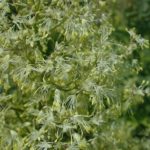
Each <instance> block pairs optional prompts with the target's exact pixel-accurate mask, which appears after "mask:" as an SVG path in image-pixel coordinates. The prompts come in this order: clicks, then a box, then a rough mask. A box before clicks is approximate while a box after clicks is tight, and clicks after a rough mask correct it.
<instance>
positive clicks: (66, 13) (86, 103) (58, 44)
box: [0, 0, 148, 150]
mask: <svg viewBox="0 0 150 150" xmlns="http://www.w3.org/2000/svg"><path fill="white" fill-rule="evenodd" d="M101 8H102V9H101ZM102 10H103V1H96V0H93V1H88V0H82V1H81V0H73V1H69V0H68V1H64V0H59V1H57V0H37V1H34V0H22V1H20V0H15V1H9V0H3V1H1V3H0V34H1V36H0V64H1V65H0V75H1V78H0V115H1V118H0V149H2V150H3V149H8V150H9V149H15V150H20V149H25V150H27V149H31V150H32V149H33V150H34V149H41V150H42V149H44V150H46V149H60V150H61V149H62V150H63V149H68V150H69V149H70V150H73V149H75V150H76V149H77V150H78V149H95V150H99V149H130V148H131V147H132V148H134V149H138V148H139V145H137V141H136V140H133V141H132V143H131V142H130V138H131V132H130V131H131V130H132V128H133V126H134V125H133V126H131V125H130V123H129V124H128V125H127V126H123V124H124V122H125V121H126V119H122V117H123V116H124V115H125V113H126V112H127V111H128V110H130V108H131V107H133V106H136V105H137V104H138V103H140V102H141V101H143V98H142V97H143V96H144V94H145V92H146V91H145V89H144V86H145V83H143V84H142V85H140V86H139V87H137V86H136V80H134V78H136V76H137V73H138V72H139V71H140V70H141V68H140V66H139V64H138V60H137V59H133V58H132V54H133V52H134V50H135V49H137V48H143V47H144V46H145V45H146V44H147V41H145V40H144V39H143V38H141V37H140V36H137V35H136V34H135V33H134V31H133V30H129V31H126V34H128V36H130V42H128V43H124V44H123V43H120V42H118V41H116V40H115V39H114V38H113V35H112V32H113V31H114V29H113V27H112V26H111V25H110V23H109V21H108V19H107V16H106V15H105V14H104V13H103V11H102ZM125 128H128V130H127V131H128V132H127V133H125V134H124V132H122V131H123V130H121V129H125ZM125 141H126V142H125ZM147 145H148V144H147ZM147 145H144V146H145V147H144V148H145V149H146V148H147V147H148V146H147ZM141 147H142V146H141ZM142 148H143V147H142Z"/></svg>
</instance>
